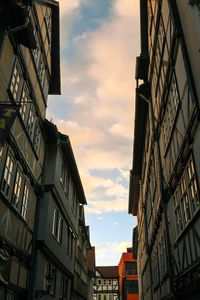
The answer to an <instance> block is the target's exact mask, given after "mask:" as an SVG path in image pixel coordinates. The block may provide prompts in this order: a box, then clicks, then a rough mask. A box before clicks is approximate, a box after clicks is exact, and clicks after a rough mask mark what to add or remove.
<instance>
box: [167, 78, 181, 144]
mask: <svg viewBox="0 0 200 300" xmlns="http://www.w3.org/2000/svg"><path fill="white" fill-rule="evenodd" d="M179 103H180V100H179V94H178V87H177V83H176V78H175V74H173V76H172V80H171V84H170V91H169V95H168V102H167V106H166V112H165V117H164V120H163V135H164V142H165V147H167V145H168V143H169V139H170V136H171V133H172V129H173V126H174V121H175V118H176V114H177V110H178V106H179Z"/></svg>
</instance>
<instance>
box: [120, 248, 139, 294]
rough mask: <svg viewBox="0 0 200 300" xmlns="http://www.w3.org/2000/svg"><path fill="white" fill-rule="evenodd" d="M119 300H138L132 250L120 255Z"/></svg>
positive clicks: (135, 268)
mask: <svg viewBox="0 0 200 300" xmlns="http://www.w3.org/2000/svg"><path fill="white" fill-rule="evenodd" d="M118 268H119V295H120V296H119V299H120V300H138V299H139V294H138V276H137V259H135V258H133V255H132V248H128V249H127V252H124V253H122V256H121V259H120V262H119V265H118Z"/></svg>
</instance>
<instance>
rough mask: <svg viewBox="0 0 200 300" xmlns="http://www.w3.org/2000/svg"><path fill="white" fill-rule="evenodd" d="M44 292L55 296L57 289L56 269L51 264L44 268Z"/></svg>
mask: <svg viewBox="0 0 200 300" xmlns="http://www.w3.org/2000/svg"><path fill="white" fill-rule="evenodd" d="M43 287H44V290H46V291H48V292H49V293H50V294H51V295H54V294H55V289H56V267H55V265H53V264H51V263H50V262H48V261H47V262H46V264H45V267H44V282H43Z"/></svg>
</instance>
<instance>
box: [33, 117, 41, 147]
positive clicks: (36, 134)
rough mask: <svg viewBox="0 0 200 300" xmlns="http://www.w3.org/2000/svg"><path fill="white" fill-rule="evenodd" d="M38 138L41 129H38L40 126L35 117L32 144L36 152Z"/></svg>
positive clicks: (39, 137) (38, 142) (38, 143)
mask: <svg viewBox="0 0 200 300" xmlns="http://www.w3.org/2000/svg"><path fill="white" fill-rule="evenodd" d="M40 139H41V130H40V126H39V120H38V119H37V120H36V122H35V131H34V136H33V146H34V148H35V151H36V153H38V152H39V148H40Z"/></svg>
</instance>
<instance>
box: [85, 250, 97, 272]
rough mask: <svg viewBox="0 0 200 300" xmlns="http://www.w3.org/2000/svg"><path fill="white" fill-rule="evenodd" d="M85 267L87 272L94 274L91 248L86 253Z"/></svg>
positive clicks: (93, 253)
mask: <svg viewBox="0 0 200 300" xmlns="http://www.w3.org/2000/svg"><path fill="white" fill-rule="evenodd" d="M87 266H88V271H89V272H94V270H95V247H94V246H92V247H91V249H89V250H88V253H87Z"/></svg>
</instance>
